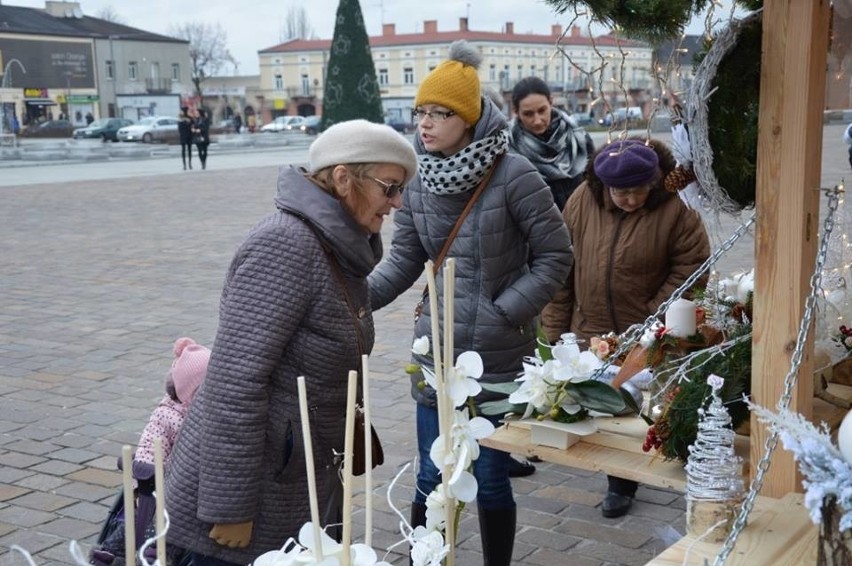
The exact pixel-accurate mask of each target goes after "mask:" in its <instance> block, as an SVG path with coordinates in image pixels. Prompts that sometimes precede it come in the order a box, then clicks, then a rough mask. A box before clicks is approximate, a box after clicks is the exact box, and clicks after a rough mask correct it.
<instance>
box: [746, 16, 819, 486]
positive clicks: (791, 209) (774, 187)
mask: <svg viewBox="0 0 852 566" xmlns="http://www.w3.org/2000/svg"><path fill="white" fill-rule="evenodd" d="M829 14H830V9H829V2H828V0H766V1H765V2H764V12H763V56H762V61H761V65H762V66H761V81H760V115H759V127H758V130H759V134H758V150H757V201H756V202H757V205H756V207H757V213H758V223H757V236H756V239H755V262H756V266H755V294H754V296H755V300H754V314H755V320H754V350H753V355H752V361H753V373H752V393H753V397H754V400H755V402H757V403H758V404H760V405H763V406H765V407H769V408H774V407H775V406H776V404H777V403H778V400H779V399H780V398H781V394H782V392H783V390H784V377H785V376H786V374H787V373H788V371H789V368H790V361H791V357H792V353H793V348H794V345H795V342H796V335H797V332H798V328H799V323H800V320H801V318H802V315H803V313H804V305H805V298H806V297H807V295H808V293H809V289H810V284H809V279H810V275H811V273H812V271H813V267H814V259H815V257H816V248H817V238H818V231H819V200H820V193H819V192H818V191H817V189H818V188H819V186H820V167H821V162H822V118H823V105H824V100H825V65H826V57H827V52H828V22H829ZM806 351H807V353H808V354H807V355H806V357H805V358H804V361H803V363H802V366H801V370H800V372H799V375H800V378H799V380H798V385H797V387H796V388H795V391H794V393H793V399H792V402H791V404H790V408H791V409H792V410H794V411H798V412H800V413H802V414H803V415H805V416H806V417H808V418H810V416H811V411H812V403H813V401H812V399H813V381H812V378H811V377H810V376H811V375H812V374H813V364H812V362H811V359H810V358H811V354H812V353H813V340H811V341H810V343H809V344H808V346H807V348H806ZM751 425H752V426H751V430H752V443H751V458H752V465H751V470H752V472H753V473H754V471H756V467H757V464H758V462H759V460H760V458H761V457H762V455H763V453H764V441H765V439H766V436H767V432H766V429H765V428H764V427H763V426H762V425H760V424H759V423H758V422H756V419H755V418H754V417H752V422H751ZM798 490H801V483H800V481H799V477H798V473H797V468H796V464H795V462H794V461H793V456H792V455H791V454H790V453H789V452H786V451H784V450H783V449H782V448H780V445H779V448H778V450H776V451H775V453H774V455H773V458H772V465H771V467H770V469H769V472H768V473H767V474H766V477H765V481H764V485H763V490H762V491H761V494H762V495H768V496H771V497H776V498H777V497H782V496H783V495H784V494H786V493H789V492H791V491H798Z"/></svg>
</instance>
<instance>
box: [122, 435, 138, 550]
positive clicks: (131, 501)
mask: <svg viewBox="0 0 852 566" xmlns="http://www.w3.org/2000/svg"><path fill="white" fill-rule="evenodd" d="M121 479H122V482H123V484H124V508H125V509H136V498H135V497H134V495H133V452H132V449H131V448H130V446H127V445H126V444H125V445H124V446H122V447H121ZM131 517H133V515H132V514H131ZM124 555H125V556H134V557H135V556H136V522H135V521H134V520H133V519H132V518H131V519H130V520H128V521H124Z"/></svg>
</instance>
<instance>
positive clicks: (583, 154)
mask: <svg viewBox="0 0 852 566" xmlns="http://www.w3.org/2000/svg"><path fill="white" fill-rule="evenodd" d="M512 110H513V111H514V112H515V119H514V120H512V122H511V124H510V129H509V132H510V138H509V149H510V150H511V151H512V152H514V153H517V154H519V155H523V156H524V157H526V158H527V159H529V160H530V162H532V164H533V165H535V168H536V169H538V172H539V173H541V176H542V177H544V180H545V181H546V182H547V185H548V186H549V187H550V191H551V192H552V193H553V200H554V202H556V206H558V207H559V210H562V209H563V208H565V203H566V202H567V201H568V197H570V196H571V193H572V192H574V189H576V188H577V186H578V185H579V184H580V183H581V182H582V181H583V173H584V171H585V170H586V163H587V162H588V158H589V156H590V155H591V154H592V153H593V152H594V151H595V144H594V143H593V142H592V138H591V137H590V136H589V134H587V133H586V130H584V129H583V128H582V127H581V126H580V125H579V124H577V121H576V120H574V118H572V117H571V116H569V115H568V114H567V113H566V112H564V111H563V110H560V109H558V108H554V107H553V97H552V96H551V93H550V88H548V86H547V84H546V83H545V82H544V81H543V80H541V79H540V78H538V77H527V78H525V79H521V80H520V81H519V82H518V84H516V85H515V88H514V89H513V90H512Z"/></svg>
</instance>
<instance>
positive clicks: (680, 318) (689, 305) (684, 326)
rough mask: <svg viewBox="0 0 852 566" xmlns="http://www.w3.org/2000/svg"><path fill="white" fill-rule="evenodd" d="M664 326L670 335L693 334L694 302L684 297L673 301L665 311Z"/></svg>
mask: <svg viewBox="0 0 852 566" xmlns="http://www.w3.org/2000/svg"><path fill="white" fill-rule="evenodd" d="M666 328H667V329H669V332H670V333H671V335H672V336H676V337H678V338H686V337H687V336H692V335H694V334H695V332H696V329H695V303H693V302H692V301H688V300H686V299H678V300H676V301H675V302H673V303H672V304H671V305H670V306H669V309H668V310H667V311H666Z"/></svg>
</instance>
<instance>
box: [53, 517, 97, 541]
mask: <svg viewBox="0 0 852 566" xmlns="http://www.w3.org/2000/svg"><path fill="white" fill-rule="evenodd" d="M104 518H105V517H104ZM39 530H41V531H43V532H45V533H48V534H52V535H56V536H59V537H64V538H66V539H68V540H72V539H78V538H83V537H87V536H89V535H93V534H95V533H97V532H100V530H101V526H100V525H96V524H93V523H90V522H89V521H81V520H80V519H74V518H71V517H62V518H60V519H56V520H55V521H51V522H50V523H45V524H44V525H41V526H40V527H39Z"/></svg>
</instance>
